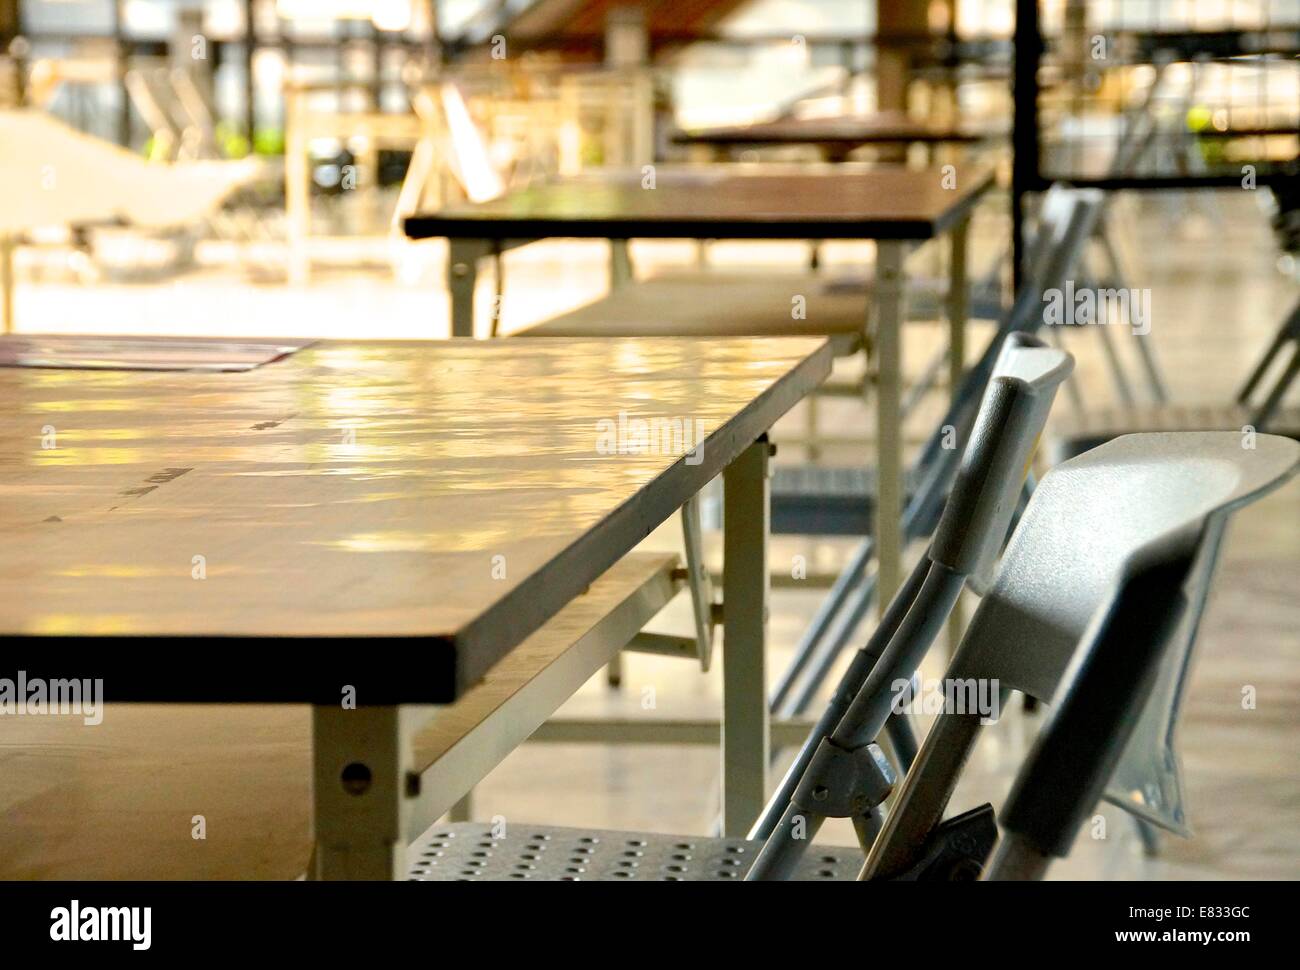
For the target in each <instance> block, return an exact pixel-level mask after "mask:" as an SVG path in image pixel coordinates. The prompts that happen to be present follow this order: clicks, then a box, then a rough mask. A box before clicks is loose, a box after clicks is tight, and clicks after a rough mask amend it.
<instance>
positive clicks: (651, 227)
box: [406, 165, 993, 609]
mask: <svg viewBox="0 0 1300 970" xmlns="http://www.w3.org/2000/svg"><path fill="white" fill-rule="evenodd" d="M950 168H951V167H949V166H945V167H943V168H934V169H907V168H901V167H892V166H891V167H882V168H872V169H856V168H855V169H849V168H847V167H846V166H815V167H811V168H810V167H806V166H805V167H800V168H782V169H776V170H763V169H760V170H758V171H754V172H737V171H735V170H734V169H731V168H728V167H718V166H713V167H707V168H700V169H659V170H656V171H655V172H654V173H653V183H651V182H649V181H647V176H646V175H643V174H642V173H636V174H626V175H618V176H609V175H605V176H587V177H580V178H570V179H560V180H555V181H550V182H544V183H541V184H538V185H535V186H531V187H528V188H525V189H523V190H520V191H518V192H512V193H509V194H507V195H505V196H502V197H500V198H498V199H495V200H493V201H491V202H486V203H480V204H477V205H461V206H454V207H452V208H450V209H447V210H444V211H442V212H438V213H433V214H429V215H420V216H414V217H412V218H410V219H408V220H407V221H406V232H407V235H409V236H411V237H413V238H426V237H446V238H447V239H448V240H449V242H450V255H449V259H448V288H449V290H450V293H451V309H452V331H453V333H454V334H455V335H456V336H472V335H473V334H474V288H475V280H476V277H477V272H478V270H477V265H478V260H479V259H480V258H482V257H484V256H488V255H492V254H500V253H501V252H502V251H503V250H505V249H508V248H511V247H514V246H521V245H524V244H526V243H529V242H533V241H535V240H539V239H544V238H549V237H566V236H567V237H579V238H598V239H610V240H612V241H615V242H618V241H626V240H628V239H631V238H638V237H639V238H689V239H792V238H794V239H872V240H875V241H876V243H877V256H876V279H875V286H874V288H873V291H872V295H871V296H870V297H869V299H870V300H873V301H874V310H873V317H874V319H873V321H872V324H873V326H872V331H873V332H872V341H873V347H874V353H875V362H876V370H877V376H876V385H875V391H876V414H877V425H878V427H877V431H878V441H877V448H878V460H879V482H880V484H879V494H878V497H877V503H878V504H877V509H878V525H877V530H876V531H877V543H878V548H879V563H880V587H879V590H880V592H879V602H880V603H881V604H882V609H883V606H884V605H885V604H888V602H889V600H890V598H891V597H892V595H893V593H894V591H895V590H897V588H898V585H899V583H900V581H901V576H902V569H901V560H902V530H901V525H900V519H901V516H902V467H903V465H902V434H901V429H900V423H901V422H900V416H899V414H900V399H901V379H900V373H901V334H900V328H901V326H902V322H903V319H904V297H905V290H906V280H905V269H904V261H905V258H906V256H907V255H908V253H909V252H910V251H911V250H912V249H914V248H915V247H917V246H919V245H920V244H922V243H925V242H927V241H930V240H935V239H938V238H939V237H941V236H944V235H948V236H949V237H950V239H951V244H952V258H951V261H950V269H951V276H950V284H949V294H948V301H947V311H948V317H949V323H950V329H951V339H950V346H951V354H950V368H951V371H952V374H951V376H952V377H953V378H954V380H953V382H952V386H954V387H955V386H956V384H957V380H956V378H957V377H958V376H959V375H960V373H961V370H962V366H963V361H964V358H965V324H966V313H967V305H966V299H967V294H966V291H967V278H966V236H967V227H968V225H969V220H970V215H971V212H972V210H973V209H974V207H975V205H976V203H977V202H978V201H979V200H980V199H981V198H982V197H983V195H984V193H985V192H986V191H987V190H988V189H989V188H990V187H991V186H992V185H993V174H992V172H991V171H990V170H989V169H988V168H985V167H978V166H975V165H971V166H970V167H969V168H962V169H961V170H949V169H950ZM651 184H653V187H649V186H650V185H651ZM615 253H616V254H617V253H618V248H617V247H616V248H615ZM628 273H629V269H628V267H627V266H626V265H625V264H623V263H621V261H620V260H618V259H617V258H616V259H615V260H614V261H613V264H612V265H611V274H612V276H613V281H614V282H615V283H616V284H617V283H619V282H620V281H621V280H622V279H623V278H624V277H626V276H627V275H628ZM867 310H868V307H867V306H866V305H864V307H863V327H864V329H865V328H866V326H867Z"/></svg>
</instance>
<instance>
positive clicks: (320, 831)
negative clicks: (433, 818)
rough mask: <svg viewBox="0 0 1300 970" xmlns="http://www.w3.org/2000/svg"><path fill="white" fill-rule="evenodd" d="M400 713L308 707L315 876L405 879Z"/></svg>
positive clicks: (406, 771)
mask: <svg viewBox="0 0 1300 970" xmlns="http://www.w3.org/2000/svg"><path fill="white" fill-rule="evenodd" d="M404 733H405V735H406V736H407V737H409V735H410V732H409V731H408V732H403V730H402V724H401V708H398V707H391V706H384V707H357V708H355V709H345V708H344V707H343V706H342V705H338V706H334V705H330V706H318V707H314V708H312V762H313V768H312V812H313V821H314V828H313V832H314V835H313V837H314V839H315V852H314V854H313V872H312V876H313V877H314V878H316V879H380V880H383V879H396V878H400V877H402V876H404V875H405V869H406V838H405V828H404V825H403V821H404V814H405V811H406V804H405V803H406V801H407V798H408V791H407V786H408V784H409V783H410V782H409V781H408V779H409V778H412V777H414V775H413V774H411V772H410V769H411V755H410V750H409V747H408V745H407V743H406V740H405V738H404V737H403V735H404Z"/></svg>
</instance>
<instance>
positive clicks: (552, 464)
mask: <svg viewBox="0 0 1300 970" xmlns="http://www.w3.org/2000/svg"><path fill="white" fill-rule="evenodd" d="M6 340H7V341H10V342H11V343H7V344H0V360H3V359H5V357H6V356H8V357H10V358H12V357H14V356H22V352H21V351H20V352H18V353H17V354H15V351H14V344H13V343H12V342H13V341H19V340H21V338H6ZM155 343H156V341H155ZM46 356H48V354H47V355H46ZM830 366H831V350H830V346H829V344H828V343H827V342H826V341H824V340H819V339H811V338H791V339H769V340H758V339H752V338H736V339H730V340H708V341H700V340H689V339H654V340H636V339H631V338H629V339H620V340H589V341H582V340H559V339H557V340H543V339H539V340H537V341H535V342H533V343H531V344H530V345H529V347H528V353H527V354H523V353H520V352H519V348H518V346H517V345H514V344H511V343H506V342H472V341H464V340H453V341H449V342H436V343H430V344H413V343H397V342H393V343H378V342H376V343H328V342H322V343H317V344H313V345H311V346H309V347H307V348H305V349H301V350H298V351H297V352H292V353H289V354H288V355H287V356H284V357H283V358H281V359H278V360H276V361H275V362H272V363H267V364H264V365H262V366H260V367H256V368H255V369H252V370H244V371H242V372H217V373H195V372H188V371H187V372H177V371H155V372H144V371H128V370H113V369H100V370H71V369H60V368H33V367H0V401H3V405H4V407H3V411H4V414H5V418H4V420H3V423H0V454H2V455H4V458H3V460H2V461H0V494H3V495H4V502H3V503H0V524H3V528H4V530H5V533H6V535H7V537H8V541H6V543H5V545H4V549H3V552H0V629H2V630H3V632H4V633H5V634H7V635H9V637H10V638H11V639H10V641H9V642H10V648H11V656H12V657H14V658H15V659H14V661H13V666H14V667H15V668H17V669H21V670H23V671H25V674H26V677H27V679H28V681H29V682H32V681H35V680H36V679H41V678H43V679H45V680H46V681H52V680H53V679H55V678H77V679H93V678H102V679H103V687H104V693H105V697H106V698H107V700H108V702H109V703H110V704H112V703H115V702H118V701H149V702H166V703H179V702H186V703H205V702H218V703H232V702H242V703H259V702H260V703H309V704H313V705H315V708H314V710H315V713H314V719H313V735H314V751H315V754H314V758H315V764H316V786H315V795H314V798H315V803H314V812H315V820H316V825H315V833H316V836H315V837H316V862H315V866H316V871H317V873H318V874H320V875H325V876H330V875H335V874H339V873H345V874H349V875H358V874H360V875H392V874H394V873H395V872H400V871H402V869H401V867H400V861H399V858H398V857H399V855H400V852H401V851H403V850H404V847H405V845H406V844H408V843H409V841H410V840H411V839H412V838H413V837H414V835H418V834H419V831H422V828H421V829H419V830H417V831H409V830H408V828H407V826H409V825H411V824H414V822H413V820H415V819H418V820H420V821H421V822H422V823H423V824H424V825H427V824H428V822H429V821H431V820H429V819H426V818H424V816H423V815H422V814H421V812H420V811H419V808H418V805H416V804H415V803H416V802H418V801H420V799H422V798H424V797H426V796H427V794H428V793H427V792H422V791H421V790H420V789H421V785H420V783H419V781H420V776H419V774H418V773H414V774H413V773H412V770H411V767H410V753H409V744H408V743H407V739H408V731H409V728H410V718H409V713H410V711H411V710H412V708H410V707H408V705H425V704H433V703H446V702H450V701H455V700H457V699H458V698H460V697H462V696H463V695H464V694H465V693H466V691H467V690H469V689H470V688H471V687H473V686H474V685H475V684H476V683H477V682H479V681H480V680H481V679H482V678H483V677H484V675H485V674H487V673H488V672H489V671H491V670H492V669H493V667H494V665H495V664H497V663H498V662H500V661H502V660H503V658H506V657H507V656H509V655H511V653H512V651H513V650H514V649H515V648H516V647H517V645H519V644H520V643H521V642H524V641H526V640H527V638H529V637H530V635H532V634H534V633H535V632H536V631H538V630H539V629H541V628H542V627H543V626H544V625H545V624H547V622H548V621H549V620H551V619H552V618H553V617H556V616H557V614H560V613H561V612H562V611H563V610H565V609H566V607H567V604H570V603H572V602H574V601H575V600H577V599H579V598H580V597H581V596H582V594H583V593H584V591H585V590H586V589H588V588H589V587H591V586H592V584H593V583H594V582H596V581H597V580H598V579H599V578H600V577H601V576H602V574H605V573H606V571H607V570H610V568H611V567H613V566H615V564H616V563H618V562H619V561H620V560H621V559H622V558H623V557H624V556H625V554H627V553H628V552H629V551H631V550H632V549H633V547H634V546H636V545H637V544H638V543H639V542H640V541H641V540H642V539H643V538H644V537H645V536H646V535H647V534H648V533H649V532H650V531H651V530H652V529H654V528H655V527H656V526H658V525H659V524H660V523H661V522H663V521H664V520H665V519H667V518H668V517H669V516H670V515H672V514H673V513H674V512H675V511H676V510H677V509H678V508H680V507H681V505H682V504H683V503H684V502H686V501H687V500H688V499H690V498H691V497H693V496H694V495H695V494H696V493H697V492H698V491H699V490H700V489H701V488H702V487H703V486H704V485H706V484H707V483H708V482H709V481H711V480H712V479H713V478H714V477H715V476H717V475H718V474H719V473H724V474H725V484H726V511H727V526H726V536H725V540H724V541H725V551H726V570H725V578H724V597H725V602H726V603H727V604H728V608H727V610H726V615H725V620H724V634H725V644H724V664H725V673H724V685H725V689H726V691H727V692H728V694H727V699H726V701H725V721H726V732H725V737H724V743H723V747H724V762H725V767H724V784H725V785H726V786H727V788H726V792H727V795H726V797H727V803H726V808H727V820H728V826H729V828H730V829H731V830H733V831H736V830H740V831H743V829H744V827H745V826H746V825H747V824H748V822H749V821H751V820H752V818H753V817H754V816H755V815H756V814H757V811H758V809H759V808H761V806H762V802H763V799H764V797H765V796H766V791H765V778H766V769H767V758H768V756H767V701H766V696H765V693H766V687H765V683H764V638H765V623H766V620H765V611H766V592H767V563H766V534H767V502H766V500H767V485H766V478H767V458H768V450H769V445H768V444H767V441H766V437H765V434H766V432H767V430H768V429H769V428H770V427H771V426H772V424H773V423H774V422H775V421H776V420H777V419H778V418H779V417H780V416H781V415H782V414H784V413H785V412H786V411H788V410H789V409H790V408H791V407H793V406H794V404H796V403H797V402H798V401H799V400H800V399H801V398H802V397H804V396H805V395H806V394H807V393H808V392H809V391H811V390H812V389H813V388H814V387H815V386H816V385H817V384H818V383H820V382H821V381H822V380H823V379H824V378H825V377H826V375H827V374H828V373H829V370H830ZM623 415H626V416H627V418H628V420H633V419H638V418H639V419H644V420H646V421H660V422H667V423H668V424H663V425H661V426H663V427H670V426H671V422H673V421H674V420H675V421H678V422H682V421H690V422H700V425H699V426H700V427H701V428H702V429H703V433H704V435H705V437H704V440H703V444H702V445H700V447H699V448H698V450H697V451H694V452H692V453H691V454H689V455H684V454H682V453H681V452H679V451H675V450H674V449H673V448H672V447H669V445H666V444H662V442H664V441H667V439H660V441H661V445H660V446H659V447H657V448H656V449H655V450H654V452H653V453H622V454H620V453H610V450H611V449H610V444H611V441H612V440H613V439H612V438H611V434H613V435H619V434H623V437H622V438H620V439H618V440H619V441H624V442H632V447H633V448H635V440H636V439H635V438H634V437H628V434H626V433H624V432H620V431H618V430H617V429H618V428H620V427H622V426H623V425H621V424H620V421H621V418H622V416H623ZM670 444H671V443H670ZM137 638H143V639H137ZM0 676H8V677H13V676H14V673H13V672H12V671H11V672H5V673H0ZM349 696H353V697H355V701H356V705H357V706H356V709H345V705H344V706H341V702H344V701H346V700H347V698H348V697H349ZM404 715H407V716H404ZM108 716H110V717H111V712H110V714H109V715H108ZM3 727H4V725H3V724H0V728H3ZM218 729H219V727H218ZM87 730H94V728H87ZM340 766H347V767H346V768H343V770H342V774H340ZM362 769H364V779H365V790H366V793H367V795H368V797H358V796H357V795H356V794H352V793H349V790H348V785H349V784H351V785H352V786H353V789H355V787H356V781H357V778H356V773H357V772H359V771H360V770H362ZM349 771H352V772H353V773H352V775H351V776H350V777H349V774H348V772H349ZM425 777H426V779H427V777H428V776H427V775H426V776H425ZM380 836H382V837H380Z"/></svg>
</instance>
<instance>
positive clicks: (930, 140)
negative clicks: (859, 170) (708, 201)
mask: <svg viewBox="0 0 1300 970" xmlns="http://www.w3.org/2000/svg"><path fill="white" fill-rule="evenodd" d="M1009 133H1010V129H1009V128H1006V127H1005V126H1003V127H1002V128H991V127H989V126H988V125H983V126H981V125H973V124H969V123H965V122H956V123H953V124H947V123H942V122H936V121H932V120H930V119H918V118H912V117H909V116H908V115H907V114H905V113H904V112H901V111H878V112H874V113H872V114H864V115H833V116H827V117H823V118H781V119H779V120H775V121H767V122H762V123H759V124H752V125H722V126H719V127H716V128H700V129H696V130H694V131H681V132H678V133H676V134H675V135H674V136H673V141H675V142H677V143H678V144H682V145H828V146H833V145H848V146H857V145H872V144H884V145H891V144H892V145H899V144H974V143H976V142H981V141H988V140H992V139H995V138H1001V137H1004V136H1006V135H1008V134H1009Z"/></svg>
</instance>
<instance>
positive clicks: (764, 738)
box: [722, 436, 770, 837]
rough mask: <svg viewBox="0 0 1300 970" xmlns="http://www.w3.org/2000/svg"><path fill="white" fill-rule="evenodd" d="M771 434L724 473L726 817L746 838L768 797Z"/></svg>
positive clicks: (729, 831)
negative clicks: (769, 483)
mask: <svg viewBox="0 0 1300 970" xmlns="http://www.w3.org/2000/svg"><path fill="white" fill-rule="evenodd" d="M769 448H770V445H769V444H768V441H767V438H766V436H764V437H762V438H760V439H759V440H758V441H756V442H755V443H754V444H752V445H750V446H749V448H747V449H746V450H745V451H744V452H743V453H742V454H741V455H740V457H739V458H737V459H736V460H735V461H734V462H732V463H731V464H730V465H729V466H728V467H727V469H726V471H725V472H724V473H723V483H724V486H725V491H724V499H723V502H724V506H723V522H722V525H723V555H724V557H725V559H724V563H723V577H722V583H723V602H722V616H723V637H722V682H723V717H722V824H723V835H725V836H728V837H737V836H738V837H743V836H744V834H745V833H746V832H747V831H748V830H749V826H750V825H751V824H752V823H753V821H754V819H756V818H757V817H758V813H759V812H760V811H762V808H763V803H764V800H765V799H766V798H767V769H768V741H769V738H768V708H767V676H766V659H767V658H766V640H767V591H768V585H767V584H768V576H767V535H768V523H769V506H768V458H769Z"/></svg>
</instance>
